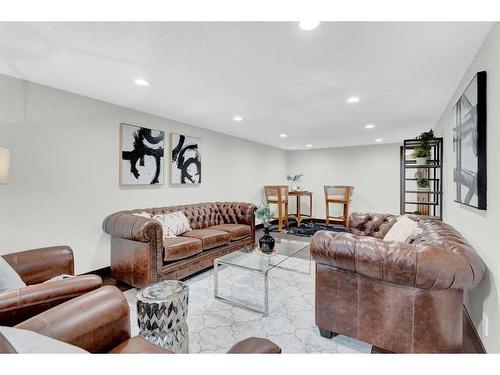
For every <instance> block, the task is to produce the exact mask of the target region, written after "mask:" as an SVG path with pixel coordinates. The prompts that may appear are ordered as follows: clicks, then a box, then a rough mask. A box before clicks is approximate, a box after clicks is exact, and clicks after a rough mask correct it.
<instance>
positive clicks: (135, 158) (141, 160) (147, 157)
mask: <svg viewBox="0 0 500 375" xmlns="http://www.w3.org/2000/svg"><path fill="white" fill-rule="evenodd" d="M164 138H165V136H164V133H163V132H162V131H159V130H154V129H149V128H143V127H140V126H135V125H130V124H124V123H122V124H120V184H121V185H156V184H163V175H164V173H163V164H164V143H165V139H164Z"/></svg>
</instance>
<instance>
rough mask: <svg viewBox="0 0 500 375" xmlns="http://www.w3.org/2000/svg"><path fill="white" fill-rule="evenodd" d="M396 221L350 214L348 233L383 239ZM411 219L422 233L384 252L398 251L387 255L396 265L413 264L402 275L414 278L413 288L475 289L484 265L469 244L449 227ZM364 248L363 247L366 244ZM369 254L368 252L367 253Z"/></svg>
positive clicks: (423, 219)
mask: <svg viewBox="0 0 500 375" xmlns="http://www.w3.org/2000/svg"><path fill="white" fill-rule="evenodd" d="M410 216H411V215H410ZM396 219H397V216H396V215H389V214H374V213H352V214H351V216H350V219H349V220H350V221H349V232H350V233H352V234H354V235H356V236H361V238H362V237H363V236H368V237H375V238H379V239H383V238H384V236H385V235H386V234H387V232H388V231H389V229H390V228H391V227H392V225H393V224H394V223H395V222H396ZM413 219H414V220H416V221H417V222H418V225H419V227H420V228H422V229H423V233H422V234H421V235H419V236H418V237H417V238H416V239H415V240H413V241H412V243H411V244H410V245H408V244H402V243H400V244H398V243H394V244H390V242H387V243H385V244H387V247H388V248H389V247H391V246H393V247H394V249H396V248H398V251H397V252H396V251H394V249H393V250H391V252H390V253H391V255H392V256H394V254H397V259H398V260H399V262H401V263H403V262H402V259H403V258H404V259H406V260H405V263H406V264H407V265H410V264H413V269H414V271H413V273H411V272H406V273H407V274H408V275H414V276H412V277H414V280H415V285H416V286H419V287H423V288H426V289H431V288H436V289H437V288H444V287H455V288H470V287H473V286H475V285H477V283H478V282H479V281H480V280H481V279H482V277H483V275H484V273H485V265H484V263H483V261H482V259H481V258H480V256H479V255H478V254H477V253H476V251H475V250H474V249H473V248H472V246H471V245H470V244H469V242H468V241H467V240H466V239H465V238H464V237H462V235H461V234H460V233H459V232H457V231H456V230H455V229H454V228H453V227H452V226H451V225H449V224H446V223H443V222H442V221H439V220H437V219H429V218H422V217H418V216H414V217H413ZM363 243H365V242H363ZM365 245H366V246H365V247H367V245H368V243H365ZM370 245H372V244H370ZM373 246H375V244H373ZM368 247H370V246H368ZM368 247H367V248H368ZM361 250H362V248H361V247H360V248H359V249H358V250H357V254H358V257H362V251H361ZM379 250H380V249H379ZM369 252H371V249H369V250H367V253H369ZM403 254H404V256H403ZM383 262H384V263H386V262H387V259H386V258H384V260H383ZM358 267H359V268H361V266H358Z"/></svg>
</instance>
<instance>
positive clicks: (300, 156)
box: [287, 144, 400, 218]
mask: <svg viewBox="0 0 500 375" xmlns="http://www.w3.org/2000/svg"><path fill="white" fill-rule="evenodd" d="M399 147H400V146H399V144H385V145H373V146H359V147H338V148H325V149H318V150H305V151H292V152H289V153H288V166H287V168H288V173H289V174H292V175H295V174H299V173H303V174H304V177H303V183H302V187H303V188H304V189H305V190H310V191H312V192H313V198H314V199H313V216H314V217H317V218H324V216H325V203H324V193H323V186H324V185H352V186H354V195H353V199H352V205H351V211H360V212H367V211H370V212H385V213H396V214H397V213H399ZM304 202H306V201H305V200H304ZM293 207H295V204H293ZM308 207H309V205H308V204H307V205H306V204H305V203H304V204H303V211H306V210H308ZM293 210H295V208H293ZM330 213H331V214H332V213H334V209H333V206H332V210H331V212H330Z"/></svg>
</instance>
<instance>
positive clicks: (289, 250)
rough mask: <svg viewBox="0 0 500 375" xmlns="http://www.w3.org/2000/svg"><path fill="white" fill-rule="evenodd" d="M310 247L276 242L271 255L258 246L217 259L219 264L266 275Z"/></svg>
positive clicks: (296, 243) (287, 242)
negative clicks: (260, 249) (264, 252)
mask: <svg viewBox="0 0 500 375" xmlns="http://www.w3.org/2000/svg"><path fill="white" fill-rule="evenodd" d="M308 246H309V244H308V243H306V242H298V241H287V240H281V241H279V242H278V241H276V245H275V247H274V251H273V253H272V254H270V255H265V254H263V253H261V252H260V251H259V247H258V246H256V247H255V248H249V249H247V250H239V251H234V252H232V253H229V254H226V255H224V256H222V257H220V258H217V259H216V261H217V262H218V263H219V264H227V265H231V266H235V267H240V268H245V269H248V270H252V271H257V272H262V273H266V272H268V271H270V270H271V269H273V268H274V267H276V266H278V265H280V264H281V263H283V262H284V261H285V260H287V259H288V258H290V257H291V256H294V255H295V254H297V253H298V252H299V251H301V250H303V249H305V248H306V247H308Z"/></svg>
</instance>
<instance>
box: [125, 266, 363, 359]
mask: <svg viewBox="0 0 500 375" xmlns="http://www.w3.org/2000/svg"><path fill="white" fill-rule="evenodd" d="M281 266H283V267H287V268H291V269H294V270H298V271H301V272H308V271H309V269H310V273H309V274H303V273H298V272H292V271H288V270H285V269H281V268H274V269H273V270H271V271H270V273H269V315H268V316H267V317H263V316H261V315H259V314H257V313H254V312H251V311H247V310H245V309H242V308H240V307H236V306H233V305H231V304H228V303H226V302H222V301H219V300H216V299H214V277H213V270H209V271H207V272H204V273H202V274H199V275H197V276H195V277H193V278H191V279H189V280H187V281H186V283H187V284H188V285H189V313H188V319H187V323H188V329H189V352H190V353H225V352H226V351H227V350H228V349H229V348H230V347H231V346H232V345H234V344H235V343H236V342H237V341H239V340H242V339H244V338H247V337H250V336H257V337H266V338H268V339H270V340H272V341H273V342H275V343H276V344H277V345H279V346H280V347H281V348H282V350H283V353H370V351H371V346H370V345H368V344H366V343H364V342H361V341H357V340H354V339H351V338H349V337H346V336H341V335H339V336H336V337H334V338H332V339H326V338H323V337H321V336H320V335H319V332H318V328H317V327H316V326H315V324H314V268H315V267H314V263H312V264H311V263H310V262H309V261H306V260H302V259H297V258H291V259H288V260H286V261H285V262H284V263H282V264H281ZM263 284H264V281H263V276H262V275H260V274H256V273H252V272H248V271H244V270H240V269H234V268H222V269H219V292H220V294H221V295H224V296H226V295H230V296H239V297H240V299H242V300H245V302H252V303H256V304H257V303H262V301H263V290H264V289H263ZM136 294H137V289H131V290H128V291H126V292H125V295H126V297H127V300H128V302H129V305H130V309H131V323H132V334H134V335H135V334H138V331H139V329H138V327H137V312H136V298H135V296H136Z"/></svg>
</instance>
